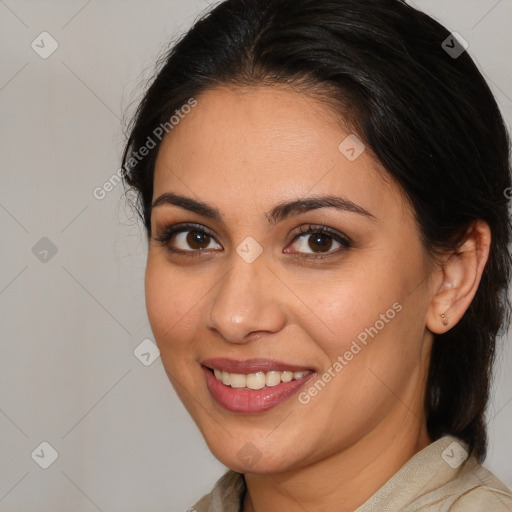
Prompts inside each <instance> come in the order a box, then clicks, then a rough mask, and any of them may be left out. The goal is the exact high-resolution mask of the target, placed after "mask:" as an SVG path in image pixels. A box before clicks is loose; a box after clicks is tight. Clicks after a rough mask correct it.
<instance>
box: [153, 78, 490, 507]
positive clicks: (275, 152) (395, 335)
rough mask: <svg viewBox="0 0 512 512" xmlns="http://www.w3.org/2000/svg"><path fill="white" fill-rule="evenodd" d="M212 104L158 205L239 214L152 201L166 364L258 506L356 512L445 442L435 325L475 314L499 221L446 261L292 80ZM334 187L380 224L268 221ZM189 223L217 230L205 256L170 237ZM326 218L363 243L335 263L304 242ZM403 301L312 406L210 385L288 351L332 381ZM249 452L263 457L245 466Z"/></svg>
mask: <svg viewBox="0 0 512 512" xmlns="http://www.w3.org/2000/svg"><path fill="white" fill-rule="evenodd" d="M197 100H198V105H197V106H196V107H195V108H194V109H192V111H191V113H190V114H188V115H187V116H186V117H185V118H184V119H183V120H181V121H180V123H179V125H178V126H176V127H175V128H174V130H173V131H172V132H171V133H170V134H169V135H168V136H166V138H165V139H164V141H163V142H162V145H161V147H160V149H159V153H158V158H157V162H156V167H155V180H154V194H153V199H156V198H157V197H159V196H160V195H161V194H163V193H166V192H173V193H175V194H180V195H184V196H187V197H190V198H192V199H195V200H199V201H203V202H206V203H208V204H210V205H212V206H214V207H215V208H217V209H218V210H219V212H220V214H221V216H222V220H221V221H217V220H212V219H210V218H207V217H204V216H202V215H199V214H197V213H192V212H190V211H187V210H186V209H184V208H181V207H178V206H175V205H169V204H162V205H160V206H156V207H155V208H153V211H152V216H151V229H152V235H153V237H152V238H151V240H150V246H149V253H148V262H147V270H146V302H147V310H148V315H149V319H150V323H151V327H152V330H153V333H154V336H155V340H156V342H157V344H158V346H159V349H160V353H161V358H162V362H163V364H164V367H165V370H166V372H167V374H168V376H169V379H170V381H171V382H172V384H173V386H174V387H175V389H176V392H177V393H178V395H179V396H180V398H181V400H182V401H183V403H184V405H185V407H186V408H187V410H188V411H189V413H190V414H191V416H192V417H193V419H194V421H195V422H196V424H197V425H198V427H199V429H200V430H201V433H202V434H203V436H204V438H205V440H206V443H207V444H208V446H209V448H210V449H211V451H212V452H213V454H214V455H215V456H216V457H217V458H218V459H219V460H220V461H221V462H222V463H224V464H225V465H227V466H228V467H230V468H232V469H234V470H236V471H239V472H242V473H244V474H245V480H246V483H247V488H248V491H247V493H246V495H245V500H244V508H243V510H244V512H247V511H257V512H260V511H266V512H274V511H278V510H279V511H281V510H315V511H318V512H324V511H325V512H326V511H332V510H337V511H349V510H350V511H352V510H354V509H355V508H357V507H358V506H360V505H361V504H362V503H364V502H365V501H366V500H367V499H368V498H369V497H370V496H371V495H372V494H373V493H375V492H376V491H377V490H378V488H379V487H381V486H382V485H383V484H384V483H385V482H386V481H387V480H388V479H389V478H390V477H391V476H392V475H393V474H394V473H396V471H397V470H398V469H399V468H400V467H401V466H402V465H403V464H404V463H405V462H406V461H407V460H408V459H409V458H410V457H412V456H413V455H414V454H415V453H417V452H418V451H419V450H421V449H423V448H424V447H426V446H427V445H428V444H429V443H430V442H431V439H430V438H429V436H428V433H427V430H426V421H425V416H424V412H423V401H424V393H425V382H426V375H427V369H428V363H429V354H430V349H431V345H432V340H433V333H442V332H444V331H446V330H448V329H450V328H451V327H452V326H453V325H454V324H455V323H456V322H457V321H458V320H459V319H460V318H461V316H462V315H463V314H464V311H465V310H466V309H467V307H468V306H469V304H470V302H471V300H472V298H473V296H474V294H475V292H476V289H477V287H478V283H479V280H480V276H481V273H482V270H483V267H484V265H485V262H486V260H487V256H488V250H489V243H490V234H489V228H488V226H487V225H486V224H484V223H481V222H477V223H475V225H474V226H473V228H472V230H470V231H469V232H468V236H467V240H466V242H465V244H464V246H463V247H462V248H461V250H460V252H459V253H457V254H453V255H450V254H447V255H446V256H443V257H442V258H440V259H439V261H436V262H433V261H432V260H431V259H429V258H428V257H427V253H426V251H425V249H424V247H423V246H422V243H421V240H420V236H419V232H418V229H417V226H416V224H415V220H414V215H413V211H412V208H411V206H410V204H409V203H408V202H407V200H406V199H405V198H404V195H403V194H402V193H401V191H400V189H399V188H398V186H397V185H396V184H395V183H394V182H393V181H392V180H391V179H390V178H389V176H388V175H387V174H386V173H385V171H384V170H383V169H382V167H381V166H380V164H379V163H378V162H377V161H376V160H375V158H374V157H373V156H372V154H371V153H370V151H369V150H368V149H367V150H366V151H364V152H363V153H362V154H361V155H360V156H359V157H358V158H357V159H356V160H354V161H349V160H348V159H347V158H346V157H345V156H344V155H343V154H342V153H341V152H340V151H339V150H338V146H339V144H340V142H341V141H343V140H344V139H345V137H346V136H347V135H349V133H350V132H349V131H347V130H344V129H343V128H342V125H341V124H340V122H339V119H337V118H336V116H335V114H334V113H333V111H332V109H331V108H329V107H328V106H327V105H326V104H324V103H321V102H320V101H319V100H317V99H314V97H312V96H308V95H306V94H304V93H302V94H299V93H298V92H297V91H295V90H294V89H292V88H288V87H285V86H272V87H270V86H266V87H263V86H262V87H254V88H244V89H242V88H228V87H218V88H215V89H213V90H209V91H207V92H205V93H203V94H202V95H200V96H199V97H197ZM324 194H331V195H332V194H335V195H337V196H343V197H344V198H346V199H350V200H351V201H353V202H354V203H356V204H357V205H359V206H361V207H363V208H364V209H366V210H367V211H368V212H370V213H371V215H372V216H373V217H368V216H364V215H359V214H357V213H353V212H346V211H339V210H336V209H334V208H332V207H330V208H320V209H315V210H311V211H306V212H302V213H298V214H294V215H291V216H290V217H288V218H285V219H283V220H281V221H280V222H278V223H276V224H275V225H274V224H271V223H270V222H269V220H268V218H267V217H266V216H265V212H268V211H269V210H271V209H272V208H273V207H274V206H275V205H276V204H278V203H280V202H283V201H289V200H292V199H298V198H304V197H311V196H319V195H324ZM183 222H193V223H197V224H200V225H202V226H205V227H206V228H207V229H209V230H210V231H212V232H213V234H214V238H213V239H210V240H211V242H208V241H207V242H206V244H205V245H207V248H206V250H203V252H202V253H201V254H199V256H198V257H194V256H192V257H191V256H187V254H191V252H192V251H194V250H195V251H196V253H195V254H196V256H197V251H198V249H197V248H196V249H195V248H194V247H191V246H190V245H187V243H186V240H184V237H183V236H182V237H181V238H180V237H178V238H180V239H179V240H178V238H174V239H173V240H172V241H171V242H169V245H170V246H172V247H174V248H178V249H182V251H189V252H188V253H185V254H176V253H172V252H170V251H169V250H168V248H166V246H165V245H164V244H163V243H161V242H158V241H156V240H155V238H154V237H158V236H159V235H161V233H162V232H163V230H164V229H165V228H166V226H169V225H171V224H178V223H183ZM319 224H325V225H327V226H329V227H330V228H332V229H333V230H336V231H338V232H340V233H342V234H345V235H346V236H348V237H349V238H350V239H351V240H352V245H351V247H349V248H344V247H341V248H340V245H339V244H337V243H336V242H335V241H333V240H332V239H331V240H332V247H331V249H330V251H331V252H330V253H329V255H328V256H327V257H325V258H324V259H309V260H307V259H304V258H302V259H301V258H300V256H301V255H302V256H303V257H305V258H307V257H310V256H314V255H315V250H317V248H316V246H314V245H313V248H312V247H311V245H308V242H309V241H311V238H312V235H307V234H306V235H302V236H301V238H299V239H295V241H293V240H294V236H296V235H297V234H298V228H299V227H301V226H307V225H314V226H317V225H319ZM186 234H188V233H186ZM248 236H250V237H252V238H254V239H255V240H256V241H257V242H258V244H259V245H260V246H261V247H262V248H263V253H262V254H261V255H260V256H259V257H258V258H257V259H256V260H255V261H254V262H252V263H247V262H246V261H244V259H242V258H241V257H240V256H239V255H238V254H237V252H236V248H237V246H238V245H239V244H240V243H241V242H242V241H243V240H244V239H245V238H246V237H248ZM199 250H200V249H199ZM285 250H286V251H285ZM318 253H319V254H323V253H322V252H317V254H318ZM394 303H399V304H400V305H401V306H402V310H401V311H400V312H399V313H397V314H396V316H395V318H393V319H392V320H390V321H389V322H387V323H386V324H385V327H384V328H382V329H381V330H379V333H378V335H376V336H375V337H374V338H370V339H369V341H368V344H367V346H365V347H363V348H362V350H361V351H360V352H359V353H358V354H357V355H355V356H354V357H353V359H352V360H351V361H349V362H348V364H347V365H346V366H344V368H343V369H342V370H341V371H340V372H339V373H337V374H336V377H335V378H333V379H332V380H331V382H329V383H328V384H327V385H326V386H325V387H324V388H323V389H322V390H321V391H320V392H319V393H318V394H317V395H316V396H314V397H312V398H311V400H310V402H309V403H307V404H305V405H304V404H301V403H300V402H299V401H298V400H297V396H293V397H292V398H290V399H289V400H287V401H286V402H285V403H283V404H281V405H279V406H278V407H275V408H274V409H271V410H269V411H266V412H264V413H258V414H241V413H233V412H229V411H227V410H225V409H223V408H221V407H220V406H219V405H218V404H217V403H216V402H215V401H214V400H213V398H212V397H211V395H210V393H209V391H208V388H207V386H206V381H205V378H204V375H203V371H202V369H201V365H200V361H202V360H205V359H207V358H211V357H228V358H233V359H238V360H243V359H249V358H269V359H275V360H280V361H285V362H287V363H290V364H295V365H299V366H303V367H304V368H310V369H312V370H314V371H315V372H317V374H318V376H321V375H322V374H323V373H324V372H326V371H327V370H328V369H329V368H330V367H332V365H333V363H334V362H335V361H336V360H337V358H338V356H343V354H344V353H345V352H346V351H347V350H348V349H349V347H350V345H351V343H352V341H353V340H354V339H356V337H357V335H358V334H359V333H361V332H362V331H364V330H365V328H368V327H370V326H374V325H375V323H376V321H377V320H379V318H381V317H380V315H381V314H384V313H385V312H386V311H387V310H388V309H389V308H391V307H392V305H393V304H394ZM441 313H447V314H448V315H449V325H448V326H444V325H443V324H442V321H441V316H440V315H441ZM315 380H316V378H315V379H314V380H313V381H312V382H314V381H315ZM247 443H252V445H253V450H254V447H255V453H257V454H258V455H259V460H258V461H257V462H256V463H251V464H248V463H247V462H246V461H245V460H244V459H243V458H242V457H240V456H239V452H240V450H242V449H244V447H245V446H246V445H247ZM245 449H247V448H245ZM241 453H242V454H243V453H244V451H242V452H241ZM299 504H300V505H299Z"/></svg>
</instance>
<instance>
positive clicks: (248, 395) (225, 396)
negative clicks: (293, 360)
mask: <svg viewBox="0 0 512 512" xmlns="http://www.w3.org/2000/svg"><path fill="white" fill-rule="evenodd" d="M245 363H247V361H246V362H245ZM250 367H251V369H253V368H254V366H250ZM215 368H217V367H216V366H215ZM201 369H202V370H203V373H204V374H205V377H206V385H207V387H208V390H209V392H210V395H211V396H212V397H213V399H214V400H215V401H216V402H217V403H218V404H219V405H220V406H221V407H223V408H224V409H227V410H228V411H230V412H237V413H246V414H255V413H262V412H265V411H268V410H270V409H273V408H274V407H277V406H278V405H280V404H282V403H283V402H285V401H286V400H288V399H289V398H291V397H292V396H293V395H295V394H296V393H297V392H298V391H299V389H300V388H302V387H303V386H304V385H305V384H306V383H307V382H309V381H310V380H311V378H313V377H314V376H315V375H317V374H316V372H313V373H310V374H308V375H306V376H305V377H302V378H301V379H299V380H292V381H290V382H281V383H280V384H278V385H277V386H271V387H265V388H263V389H259V390H252V389H243V388H232V387H231V386H226V385H225V384H223V383H222V382H220V381H218V380H217V378H216V377H215V375H214V374H213V371H212V370H210V369H209V368H208V367H207V366H206V365H204V366H201ZM217 369H219V370H220V368H217ZM245 369H247V367H246V368H245ZM267 369H268V367H267ZM273 369H274V368H273ZM286 369H287V368H286ZM286 369H285V370H282V371H286ZM238 370H240V368H239V367H238ZM225 371H227V370H225ZM258 371H263V370H258ZM268 371H271V370H268ZM278 371H279V370H278ZM290 371H291V370H290ZM296 371H300V370H296ZM231 373H242V372H240V371H239V372H231ZM249 373H253V371H251V372H249Z"/></svg>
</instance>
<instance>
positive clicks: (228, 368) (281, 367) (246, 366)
mask: <svg viewBox="0 0 512 512" xmlns="http://www.w3.org/2000/svg"><path fill="white" fill-rule="evenodd" d="M201 364H202V365H203V366H206V367H207V368H210V369H212V370H213V369H217V370H221V371H223V372H229V373H240V374H245V375H248V374H249V373H257V372H270V371H278V372H286V371H289V372H305V371H308V370H310V371H314V370H313V369H312V368H306V367H304V366H297V365H292V364H288V363H283V362H281V361H273V360H272V359H246V360H244V361H237V360H236V359H229V358H227V357H216V358H212V359H205V360H204V361H201Z"/></svg>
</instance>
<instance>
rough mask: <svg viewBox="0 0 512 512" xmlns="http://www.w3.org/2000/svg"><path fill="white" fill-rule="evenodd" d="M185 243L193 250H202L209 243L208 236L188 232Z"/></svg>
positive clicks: (196, 232)
mask: <svg viewBox="0 0 512 512" xmlns="http://www.w3.org/2000/svg"><path fill="white" fill-rule="evenodd" d="M187 243H188V245H189V246H190V247H192V248H193V249H204V248H206V247H208V244H209V243H210V235H208V234H206V233H201V232H200V231H189V233H188V235H187ZM203 246H204V247H203Z"/></svg>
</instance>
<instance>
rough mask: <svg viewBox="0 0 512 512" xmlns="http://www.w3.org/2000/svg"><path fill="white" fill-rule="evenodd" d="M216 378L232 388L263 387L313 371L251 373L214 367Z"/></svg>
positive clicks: (300, 376) (288, 380)
mask: <svg viewBox="0 0 512 512" xmlns="http://www.w3.org/2000/svg"><path fill="white" fill-rule="evenodd" d="M213 373H214V375H215V378H216V379H217V380H218V381H219V382H222V383H223V384H224V385H226V386H231V387H232V388H246V389H253V390H257V389H263V388H264V387H273V386H277V385H278V384H280V383H281V382H291V381H292V380H299V379H302V378H303V377H304V376H306V375H309V374H310V373H312V372H311V371H310V370H307V371H304V372H290V371H284V372H280V371H276V370H272V371H269V372H266V373H265V372H257V373H249V374H248V375H245V374H243V373H229V372H224V371H222V370H218V369H217V368H214V369H213Z"/></svg>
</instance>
